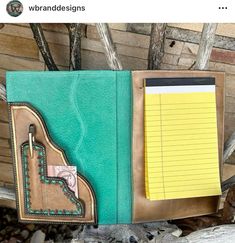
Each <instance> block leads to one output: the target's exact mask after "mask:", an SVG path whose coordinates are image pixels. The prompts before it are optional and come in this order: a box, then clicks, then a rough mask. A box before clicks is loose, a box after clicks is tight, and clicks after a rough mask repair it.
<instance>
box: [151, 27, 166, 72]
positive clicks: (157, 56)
mask: <svg viewBox="0 0 235 243" xmlns="http://www.w3.org/2000/svg"><path fill="white" fill-rule="evenodd" d="M165 33H166V24H152V25H151V37H150V44H149V53H148V69H149V70H154V69H160V65H161V62H162V58H163V56H164V44H165Z"/></svg>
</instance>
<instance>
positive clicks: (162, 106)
mask: <svg viewBox="0 0 235 243" xmlns="http://www.w3.org/2000/svg"><path fill="white" fill-rule="evenodd" d="M144 107H145V118H144V119H145V122H144V123H145V125H144V128H145V186H146V197H147V198H148V199H150V200H162V199H177V198H190V197H201V196H212V195H220V194H221V189H220V175H219V158H218V138H217V121H216V98H215V92H198V91H197V92H192V90H191V91H190V92H189V93H188V92H184V93H180V92H177V93H171V92H170V93H164V92H163V93H161V92H160V93H158V92H156V93H147V92H145V105H144Z"/></svg>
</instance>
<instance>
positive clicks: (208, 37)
mask: <svg viewBox="0 0 235 243" xmlns="http://www.w3.org/2000/svg"><path fill="white" fill-rule="evenodd" d="M216 28H217V24H204V25H203V29H202V35H201V40H200V43H199V49H198V52H197V57H196V63H195V67H194V68H195V69H197V70H206V69H207V68H208V64H209V59H210V55H211V52H212V48H213V43H214V38H215V31H216Z"/></svg>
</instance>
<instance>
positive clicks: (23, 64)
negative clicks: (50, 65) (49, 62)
mask: <svg viewBox="0 0 235 243" xmlns="http://www.w3.org/2000/svg"><path fill="white" fill-rule="evenodd" d="M44 66H45V64H44V63H43V62H40V61H37V60H30V59H27V58H24V57H21V58H20V57H15V56H9V55H5V54H0V67H1V68H2V69H6V70H44Z"/></svg>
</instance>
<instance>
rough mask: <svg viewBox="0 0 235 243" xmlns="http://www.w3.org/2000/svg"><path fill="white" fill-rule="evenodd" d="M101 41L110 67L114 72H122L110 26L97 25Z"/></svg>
mask: <svg viewBox="0 0 235 243" xmlns="http://www.w3.org/2000/svg"><path fill="white" fill-rule="evenodd" d="M96 28H97V31H98V34H99V36H100V40H101V42H102V44H103V47H104V50H105V55H106V58H107V62H108V65H109V67H110V69H112V70H122V64H121V62H120V60H119V57H118V54H117V51H116V48H115V45H114V43H113V40H112V36H111V33H110V30H109V26H108V24H96Z"/></svg>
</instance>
